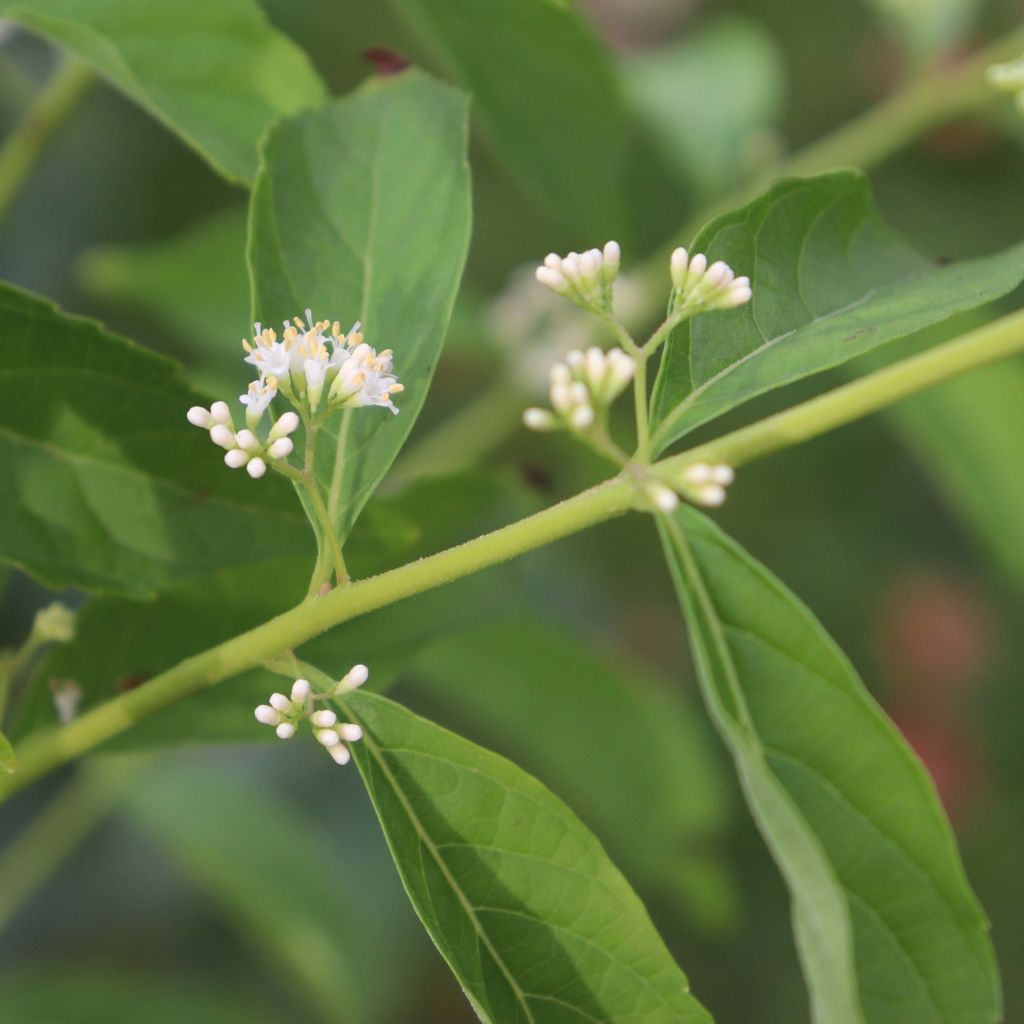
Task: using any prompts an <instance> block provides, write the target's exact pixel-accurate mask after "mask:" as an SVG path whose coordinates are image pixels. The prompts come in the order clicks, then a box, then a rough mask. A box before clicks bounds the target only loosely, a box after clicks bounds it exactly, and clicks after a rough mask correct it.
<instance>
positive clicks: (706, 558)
mask: <svg viewBox="0 0 1024 1024" xmlns="http://www.w3.org/2000/svg"><path fill="white" fill-rule="evenodd" d="M659 525H660V529H661V533H662V540H663V542H664V546H665V552H666V556H667V558H668V561H669V565H670V568H671V570H672V575H673V577H674V579H675V583H676V587H677V589H678V591H679V596H680V600H681V602H682V604H683V607H684V609H685V611H686V617H687V622H688V624H689V627H690V631H691V638H692V645H693V650H694V657H695V660H696V662H697V665H698V669H699V672H700V676H701V680H702V686H703V688H704V693H705V699H706V701H707V704H708V708H709V710H710V712H711V715H712V717H713V719H714V720H715V724H716V725H717V727H718V729H719V731H720V732H721V734H722V736H723V738H724V739H725V741H726V743H727V745H728V746H729V748H730V750H731V751H732V754H733V756H734V758H735V760H736V766H737V769H738V772H739V775H740V780H741V783H742V786H743V789H744V792H745V794H746V797H747V801H748V803H749V805H750V808H751V811H752V813H753V815H754V818H755V820H756V821H757V824H758V826H759V828H760V829H761V832H762V834H763V836H764V838H765V841H766V843H767V844H768V847H769V849H770V850H771V852H772V855H773V856H774V858H775V860H776V862H777V863H778V866H779V869H780V870H781V872H782V874H783V876H784V877H785V879H786V882H787V884H788V886H789V889H790V895H791V898H792V905H793V919H794V928H795V931H796V939H797V946H798V949H799V952H800V955H801V960H802V963H803V968H804V973H805V975H806V977H807V982H808V986H809V988H810V991H811V1003H812V1006H813V1009H814V1017H815V1020H816V1021H819V1022H821V1024H825V1022H828V1024H846V1022H850V1024H905V1022H907V1021H914V1022H915V1024H954V1022H955V1024H989V1022H992V1021H995V1020H997V1019H998V1017H999V1004H1000V997H999V984H998V978H997V969H996V964H995V959H994V956H993V952H992V948H991V945H990V943H989V939H988V934H987V924H986V921H985V918H984V915H983V913H982V911H981V909H980V907H979V906H978V903H977V900H976V899H975V897H974V895H973V893H972V892H971V890H970V887H969V885H968V883H967V880H966V878H965V877H964V873H963V868H962V867H961V864H960V860H959V857H958V855H957V851H956V845H955V842H954V839H953V836H952V832H951V830H950V828H949V824H948V822H947V821H946V818H945V815H944V814H943V812H942V809H941V807H940V805H939V801H938V798H937V797H936V794H935V790H934V787H933V786H932V784H931V781H930V780H929V779H928V777H927V775H926V773H925V771H924V769H923V768H922V766H921V764H920V762H918V760H917V759H916V757H915V756H914V755H913V753H912V752H911V750H910V748H909V747H908V745H907V744H906V742H905V741H904V740H903V739H902V737H901V736H900V735H899V733H898V732H897V730H896V728H895V727H894V726H893V725H892V723H891V722H889V720H888V719H887V718H886V717H885V716H884V715H883V713H882V712H881V710H880V709H879V708H878V706H877V705H876V704H875V703H874V701H873V700H872V699H871V697H870V696H869V695H868V693H867V691H866V690H865V689H864V688H863V686H862V684H861V682H860V680H859V679H858V678H857V676H856V674H855V672H854V670H853V668H852V666H850V664H849V663H848V662H847V660H846V659H845V657H844V656H843V655H842V653H841V652H840V651H839V650H838V649H837V648H836V646H835V644H834V643H833V642H832V640H831V639H830V638H829V637H828V635H827V634H826V633H825V632H824V630H823V629H822V628H821V626H820V625H819V623H818V622H817V621H816V620H815V619H814V617H813V616H812V615H811V614H810V612H809V611H808V610H807V608H806V607H804V605H802V604H801V603H800V602H799V601H798V600H797V599H796V597H795V596H794V595H793V594H791V593H790V592H789V591H787V590H786V589H785V588H784V587H783V586H782V585H781V584H780V583H779V582H778V581H777V580H776V579H775V578H774V577H773V576H772V575H771V574H770V573H768V572H767V570H765V569H764V568H763V567H762V566H760V565H758V564H757V563H756V562H755V561H753V559H751V558H750V557H749V556H748V555H747V554H746V553H745V552H744V551H742V550H741V549H740V548H739V547H738V546H737V545H736V544H735V543H733V542H732V541H731V540H730V539H729V538H728V537H726V536H725V535H724V534H723V533H721V531H719V530H718V529H717V528H716V527H715V526H714V525H713V524H712V523H711V522H710V521H709V520H708V519H706V518H705V517H704V516H702V515H701V514H699V513H697V512H696V511H694V510H692V509H689V508H683V509H681V510H680V511H679V513H678V514H677V515H676V516H675V517H674V518H671V519H666V520H661V521H660V523H659Z"/></svg>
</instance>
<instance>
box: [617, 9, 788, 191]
mask: <svg viewBox="0 0 1024 1024" xmlns="http://www.w3.org/2000/svg"><path fill="white" fill-rule="evenodd" d="M622 73H623V80H624V83H625V87H626V93H627V96H628V97H629V99H630V101H631V105H632V106H633V108H634V109H635V111H636V113H637V116H639V117H640V118H641V119H643V121H644V122H645V123H646V124H647V125H648V126H649V127H650V130H651V132H652V134H653V135H654V137H655V138H657V140H658V141H659V142H660V143H661V146H662V147H663V149H664V151H665V153H666V154H667V156H668V157H670V158H671V159H672V160H673V162H674V163H675V166H676V168H677V170H678V172H679V173H680V175H681V176H682V177H683V178H689V179H690V180H692V181H693V182H694V184H695V185H696V187H697V188H698V189H699V190H700V193H701V195H702V196H703V197H704V198H705V201H706V202H712V201H714V200H717V199H720V198H721V196H722V195H723V194H724V193H726V192H728V191H729V190H730V189H732V188H737V187H739V186H740V185H741V184H742V183H743V181H745V180H747V179H749V178H750V176H751V175H752V173H754V172H756V171H759V170H761V169H762V165H763V164H764V163H765V162H766V161H770V160H772V159H773V158H774V156H775V154H774V152H773V150H775V149H776V147H777V145H778V143H777V142H776V141H775V135H774V128H775V126H776V125H777V123H778V120H779V118H780V116H781V114H782V103H783V91H784V81H785V71H784V67H783V61H782V54H781V53H780V50H779V45H778V43H777V42H776V41H775V39H774V37H773V36H772V35H771V33H769V32H768V31H767V30H766V29H765V28H763V27H762V26H761V25H760V24H759V23H758V22H756V21H754V20H752V19H748V18H745V17H742V16H739V15H726V16H722V17H719V18H717V19H715V20H714V21H712V22H711V23H710V24H708V25H706V26H702V27H700V28H699V29H698V30H697V31H695V32H687V34H686V35H685V36H683V37H681V38H679V39H678V40H674V41H672V42H670V43H668V44H666V45H664V46H659V47H655V48H645V49H642V50H637V51H636V52H634V53H627V55H626V56H625V57H624V58H623V59H622ZM689 96H700V97H701V101H700V102H699V103H689V102H686V101H685V97H689Z"/></svg>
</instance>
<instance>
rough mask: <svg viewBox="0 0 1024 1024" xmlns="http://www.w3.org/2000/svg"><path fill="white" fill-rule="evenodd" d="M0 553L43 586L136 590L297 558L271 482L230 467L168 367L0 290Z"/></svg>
mask: <svg viewBox="0 0 1024 1024" xmlns="http://www.w3.org/2000/svg"><path fill="white" fill-rule="evenodd" d="M0 316H2V317H3V321H4V337H3V341H2V343H0V344H2V347H3V368H2V369H0V379H2V381H3V384H4V395H5V398H4V402H3V408H2V409H0V508H2V509H3V510H4V528H3V530H2V531H0V559H2V560H4V561H7V562H11V563H13V564H14V565H17V566H19V567H21V568H23V569H25V570H26V571H27V572H30V573H31V574H32V575H34V576H37V577H38V578H39V579H41V580H43V581H44V582H45V583H48V584H49V585H51V586H54V587H61V586H78V587H84V588H87V589H95V590H106V591H114V592H120V593H126V594H136V595H142V594H146V593H150V592H152V591H153V590H156V589H159V588H161V587H165V586H168V585H170V584H171V583H172V582H174V581H176V580H182V579H185V578H188V577H193V576H196V575H200V574H203V573H209V572H212V571H214V570H217V569H220V568H224V567H227V566H232V565H240V564H244V563H252V562H258V561H261V560H264V559H267V558H275V557H281V556H282V555H286V554H293V555H294V554H298V553H303V554H308V552H309V551H310V549H311V539H312V538H311V533H310V530H309V527H308V526H307V524H306V523H305V521H304V518H303V516H302V512H301V509H300V508H299V506H298V504H297V502H296V501H295V499H294V495H292V494H290V493H289V488H288V487H287V486H282V484H283V481H278V480H261V481H253V480H250V479H248V478H247V477H245V475H244V474H237V473H231V472H229V471H228V470H227V469H226V468H225V466H224V464H223V460H222V458H221V457H220V455H219V454H218V450H217V449H216V447H215V446H214V445H212V444H211V443H210V441H209V439H208V437H207V436H206V434H205V433H204V432H203V431H200V430H197V429H196V428H195V427H192V426H190V425H189V424H188V422H187V421H186V419H185V412H186V410H187V409H188V407H189V406H190V405H193V404H195V403H197V402H201V401H202V399H201V398H199V396H197V395H195V394H193V393H192V392H190V391H189V390H188V388H186V387H185V386H184V385H183V384H182V383H181V382H180V381H178V380H177V379H176V376H175V372H174V369H175V368H174V364H173V363H171V362H169V361H168V360H166V359H163V358H161V357H159V356H157V355H154V354H153V353H151V352H147V351H145V350H144V349H141V348H138V347H137V346H135V345H132V344H131V343H130V342H128V341H125V340H124V339H122V338H118V337H116V336H114V335H111V334H108V333H106V332H105V331H104V330H103V329H102V328H101V327H100V326H99V325H98V324H96V323H94V322H92V321H90V320H83V319H80V318H78V317H70V316H66V315H64V314H62V313H60V312H59V311H58V310H57V309H55V308H54V307H53V306H52V305H50V304H49V303H47V302H45V301H43V300H41V299H38V298H35V297H34V296H31V295H29V294H27V293H25V292H22V291H19V290H18V289H16V288H13V287H10V286H8V285H0Z"/></svg>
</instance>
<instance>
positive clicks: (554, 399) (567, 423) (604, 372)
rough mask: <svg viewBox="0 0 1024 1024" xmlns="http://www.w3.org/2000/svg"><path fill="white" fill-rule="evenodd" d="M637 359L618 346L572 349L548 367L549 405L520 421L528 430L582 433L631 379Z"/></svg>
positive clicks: (524, 414)
mask: <svg viewBox="0 0 1024 1024" xmlns="http://www.w3.org/2000/svg"><path fill="white" fill-rule="evenodd" d="M635 371H636V362H635V361H634V360H633V358H632V357H631V356H628V355H626V353H625V352H623V351H622V349H621V348H613V349H612V350H611V351H609V352H603V351H602V350H601V349H599V348H597V347H596V346H594V347H592V348H588V349H587V350H586V352H583V351H581V350H580V349H573V350H572V351H571V352H569V353H567V354H566V357H565V362H564V363H555V365H554V366H552V367H551V406H552V408H553V409H554V412H552V411H550V410H548V409H539V408H531V409H527V410H526V411H525V412H524V413H523V422H524V423H525V424H526V426H527V427H529V428H530V429H531V430H557V429H559V428H563V427H566V428H568V429H569V430H574V431H577V432H582V431H585V430H589V429H590V427H591V426H593V424H594V423H595V422H596V420H597V415H598V413H602V412H604V411H605V410H606V409H607V408H608V406H609V405H611V403H612V402H614V401H615V399H616V398H618V396H619V395H620V394H622V392H623V390H624V389H625V387H626V386H627V385H628V384H629V382H630V381H631V380H632V379H633V374H634V373H635Z"/></svg>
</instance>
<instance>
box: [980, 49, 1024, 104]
mask: <svg viewBox="0 0 1024 1024" xmlns="http://www.w3.org/2000/svg"><path fill="white" fill-rule="evenodd" d="M987 77H988V82H989V85H991V86H992V88H993V89H998V90H999V91H1000V92H1012V93H1014V97H1015V99H1016V102H1017V109H1018V110H1020V112H1021V113H1022V114H1024V57H1018V58H1017V59H1016V60H1011V61H1008V62H1007V63H1005V64H993V65H992V66H991V67H990V68H989V69H988V72H987Z"/></svg>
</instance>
